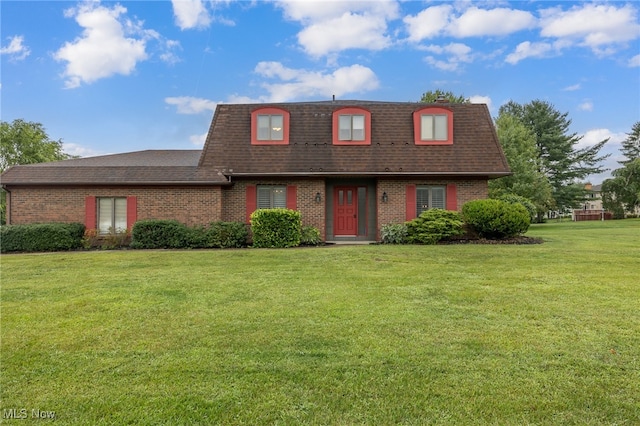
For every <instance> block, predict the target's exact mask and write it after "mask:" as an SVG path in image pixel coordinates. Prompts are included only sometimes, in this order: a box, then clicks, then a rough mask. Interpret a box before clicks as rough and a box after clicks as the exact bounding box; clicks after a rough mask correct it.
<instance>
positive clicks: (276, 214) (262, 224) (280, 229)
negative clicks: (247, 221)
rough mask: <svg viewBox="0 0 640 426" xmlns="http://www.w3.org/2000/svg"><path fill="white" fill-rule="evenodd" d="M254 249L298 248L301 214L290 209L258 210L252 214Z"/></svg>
mask: <svg viewBox="0 0 640 426" xmlns="http://www.w3.org/2000/svg"><path fill="white" fill-rule="evenodd" d="M251 233H252V234H253V246H254V247H297V246H299V245H300V238H301V233H302V223H301V218H300V212H298V211H295V210H289V209H282V208H279V209H258V210H256V211H254V212H253V213H251Z"/></svg>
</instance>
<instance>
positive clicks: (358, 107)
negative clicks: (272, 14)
mask: <svg viewBox="0 0 640 426" xmlns="http://www.w3.org/2000/svg"><path fill="white" fill-rule="evenodd" d="M509 174H510V170H509V167H508V165H507V161H506V159H505V156H504V154H503V152H502V150H501V148H500V144H499V142H498V138H497V136H496V132H495V128H494V125H493V121H492V119H491V116H490V114H489V110H488V109H487V107H486V105H482V104H449V103H434V104H423V103H405V102H372V101H326V102H300V103H279V104H221V105H218V107H217V109H216V111H215V114H214V117H213V120H212V122H211V126H210V129H209V133H208V135H207V139H206V143H205V145H204V148H203V150H202V151H196V150H187V151H182V150H151V151H140V152H130V153H123V154H115V155H106V156H100V157H93V158H80V159H72V160H66V161H60V162H54V163H43V164H35V165H26V166H14V167H11V168H10V169H8V170H7V171H6V172H5V173H3V175H2V176H1V178H2V187H3V188H4V189H6V190H7V192H8V194H7V195H8V196H7V198H8V206H7V221H8V223H11V224H24V223H35V222H82V223H84V224H85V225H86V226H87V227H88V228H90V229H97V230H99V232H100V233H107V232H109V230H110V229H124V228H130V227H131V226H132V225H133V223H135V221H136V220H140V219H177V220H178V221H180V222H183V223H185V224H187V225H204V224H208V223H210V222H212V221H221V220H222V221H244V222H249V217H250V214H251V213H252V212H253V211H254V210H256V209H258V208H270V207H286V208H290V209H296V210H299V211H300V212H301V215H302V219H303V223H304V224H305V225H312V226H315V227H317V228H318V229H319V230H320V231H321V234H322V236H323V238H324V239H325V240H327V241H340V240H342V241H356V240H362V241H375V240H376V239H378V238H379V232H380V228H381V226H383V225H385V224H389V223H400V222H404V221H406V220H410V219H413V218H415V217H416V216H417V215H419V214H420V213H421V212H422V211H423V210H426V209H430V208H445V209H449V210H459V209H460V208H461V207H462V205H463V204H464V203H466V202H467V201H471V200H475V199H480V198H486V197H487V193H488V180H489V179H492V178H498V177H501V176H506V175H509Z"/></svg>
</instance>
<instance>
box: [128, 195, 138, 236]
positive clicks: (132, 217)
mask: <svg viewBox="0 0 640 426" xmlns="http://www.w3.org/2000/svg"><path fill="white" fill-rule="evenodd" d="M137 220H138V197H127V229H128V230H129V231H131V230H132V229H133V225H134V223H136V221H137Z"/></svg>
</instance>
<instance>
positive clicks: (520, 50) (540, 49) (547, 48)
mask: <svg viewBox="0 0 640 426" xmlns="http://www.w3.org/2000/svg"><path fill="white" fill-rule="evenodd" d="M553 50H554V49H553V46H552V45H551V43H545V42H534V43H531V42H530V41H523V42H522V43H520V44H519V45H518V46H516V50H515V52H513V53H510V54H509V55H507V58H506V59H505V61H506V62H508V63H510V64H512V65H515V64H517V63H518V62H520V61H521V60H523V59H526V58H544V57H547V56H549V55H550V54H551V53H552V52H553Z"/></svg>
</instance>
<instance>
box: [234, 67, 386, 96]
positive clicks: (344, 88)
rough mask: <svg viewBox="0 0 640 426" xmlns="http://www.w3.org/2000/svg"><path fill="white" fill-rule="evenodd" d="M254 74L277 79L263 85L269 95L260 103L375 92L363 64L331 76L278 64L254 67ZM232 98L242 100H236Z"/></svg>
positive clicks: (372, 78) (374, 82)
mask: <svg viewBox="0 0 640 426" xmlns="http://www.w3.org/2000/svg"><path fill="white" fill-rule="evenodd" d="M255 72H256V74H258V75H260V76H262V77H266V78H271V79H278V80H281V81H282V82H280V83H263V84H262V87H263V88H264V89H266V90H267V92H268V93H269V95H268V96H264V97H261V99H260V101H262V102H287V101H293V100H296V99H301V98H309V97H314V96H323V97H326V98H329V97H331V96H332V95H336V96H342V95H345V94H347V93H361V92H365V91H369V90H374V89H377V88H378V86H379V82H378V78H377V77H376V75H375V73H374V72H373V71H372V70H371V69H370V68H367V67H364V66H362V65H352V66H349V67H342V68H338V69H336V70H335V71H333V72H332V73H322V72H315V71H307V70H301V69H292V68H287V67H285V66H283V65H282V64H281V63H279V62H260V63H258V65H256V68H255ZM235 99H241V98H240V97H237V96H236V98H235Z"/></svg>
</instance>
